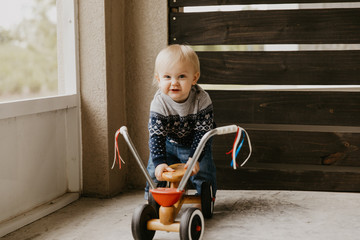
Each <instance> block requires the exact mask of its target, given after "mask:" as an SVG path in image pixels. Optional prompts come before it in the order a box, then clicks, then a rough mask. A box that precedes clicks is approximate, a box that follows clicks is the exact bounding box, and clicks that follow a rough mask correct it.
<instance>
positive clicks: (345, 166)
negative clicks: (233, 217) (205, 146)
mask: <svg viewBox="0 0 360 240" xmlns="http://www.w3.org/2000/svg"><path fill="white" fill-rule="evenodd" d="M331 2H337V3H339V2H347V3H349V2H356V1H300V0H294V1H281V0H269V1H260V0H259V1H245V0H227V1H226V0H169V8H170V11H169V43H170V44H175V43H181V44H182V43H185V44H189V45H191V46H197V45H201V46H207V45H208V46H213V45H245V46H248V45H258V44H358V45H359V46H360V8H354V7H351V8H346V7H342V8H320V9H319V8H317V9H291V10H290V9H289V10H246V11H231V12H198V13H185V12H183V11H182V10H183V7H186V6H209V5H236V4H240V5H243V4H282V3H298V4H303V3H331ZM359 6H360V3H359ZM359 49H360V48H359ZM198 55H199V58H200V62H201V79H200V81H199V83H200V84H206V86H207V87H209V86H210V88H209V89H212V88H211V86H213V85H214V86H215V85H216V86H217V87H218V86H219V85H220V86H230V88H231V87H234V89H230V90H229V87H227V88H223V89H227V90H221V89H220V90H208V92H209V94H210V96H211V98H212V100H213V104H214V111H215V120H216V122H217V125H218V126H222V125H227V124H238V125H240V126H243V127H245V128H246V129H248V132H249V134H250V137H251V139H252V144H253V150H254V152H253V156H252V158H251V159H250V161H249V164H247V165H246V167H244V168H241V169H239V170H237V171H234V170H232V169H231V168H230V166H229V164H230V159H229V158H230V157H229V156H227V155H225V154H224V153H225V152H227V151H228V150H229V146H231V144H232V143H231V142H232V140H233V139H232V137H229V136H219V137H216V138H215V139H214V159H215V162H216V165H217V170H218V185H219V188H221V189H291V190H323V191H360V149H359V148H360V90H359V89H360V88H359V86H357V89H353V90H352V89H351V88H352V87H354V86H353V85H360V64H359V63H360V50H356V49H355V50H354V49H353V50H313V51H309V50H306V51H301V50H300V51H223V50H220V51H210V50H206V51H198ZM243 85H246V86H247V87H248V89H247V90H242V88H241V86H243ZM259 85H276V86H278V85H280V86H281V85H286V86H289V85H290V86H294V88H293V89H291V90H289V89H287V90H281V88H280V87H279V89H278V90H269V89H266V88H263V89H260V88H259V87H258V86H259ZM296 85H311V86H315V85H316V86H318V85H321V86H322V89H321V90H317V89H312V88H308V90H299V89H298V88H296V87H295V86H296ZM337 85H343V86H345V85H347V86H348V88H347V89H346V90H341V89H335V90H334V89H333V88H334V87H336V86H337ZM249 86H250V88H249ZM251 86H253V87H255V88H254V90H251ZM327 87H328V88H329V89H328V90H326V88H327ZM235 88H236V89H235ZM214 89H215V88H214ZM249 89H250V90H249ZM311 89H312V90H311ZM324 89H325V90H324ZM244 151H245V152H243V155H242V156H244V155H246V151H248V147H247V145H246V146H245V148H244ZM242 156H240V157H239V158H241V157H242Z"/></svg>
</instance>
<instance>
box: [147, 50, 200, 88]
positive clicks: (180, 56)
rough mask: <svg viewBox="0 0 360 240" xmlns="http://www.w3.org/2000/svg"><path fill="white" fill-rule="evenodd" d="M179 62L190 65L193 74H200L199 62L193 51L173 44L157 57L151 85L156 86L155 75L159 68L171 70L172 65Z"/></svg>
mask: <svg viewBox="0 0 360 240" xmlns="http://www.w3.org/2000/svg"><path fill="white" fill-rule="evenodd" d="M179 61H180V62H189V63H191V65H192V66H193V67H194V70H195V72H198V73H199V74H200V62H199V58H198V56H197V54H196V53H195V51H194V50H193V49H192V48H191V47H189V46H187V45H180V44H173V45H169V46H168V47H166V48H164V49H163V50H161V51H160V52H159V54H158V55H157V57H156V60H155V69H154V80H153V81H154V82H153V83H154V84H155V85H157V80H156V75H157V74H158V71H159V67H160V66H167V67H169V68H172V67H173V66H174V64H176V63H177V62H179Z"/></svg>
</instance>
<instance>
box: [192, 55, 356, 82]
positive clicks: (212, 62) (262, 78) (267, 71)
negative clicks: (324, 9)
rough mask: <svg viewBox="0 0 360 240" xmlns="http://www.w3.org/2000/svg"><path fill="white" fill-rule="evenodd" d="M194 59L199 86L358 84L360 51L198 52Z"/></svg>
mask: <svg viewBox="0 0 360 240" xmlns="http://www.w3.org/2000/svg"><path fill="white" fill-rule="evenodd" d="M198 56H199V59H200V64H201V77H200V81H199V82H200V83H202V84H251V85H253V84H265V85H349V84H350V85H359V84H360V77H359V76H360V64H359V63H360V51H299V52H198Z"/></svg>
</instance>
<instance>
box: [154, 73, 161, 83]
mask: <svg viewBox="0 0 360 240" xmlns="http://www.w3.org/2000/svg"><path fill="white" fill-rule="evenodd" d="M154 78H155V79H156V81H157V82H158V83H159V82H160V78H159V74H157V73H156V74H155V76H154Z"/></svg>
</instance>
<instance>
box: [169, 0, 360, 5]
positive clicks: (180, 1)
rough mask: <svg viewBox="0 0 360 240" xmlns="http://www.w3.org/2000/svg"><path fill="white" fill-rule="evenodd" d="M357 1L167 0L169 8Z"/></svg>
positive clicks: (348, 0)
mask: <svg viewBox="0 0 360 240" xmlns="http://www.w3.org/2000/svg"><path fill="white" fill-rule="evenodd" d="M357 1H358V0H323V1H321V0H169V6H170V7H184V6H211V5H241V4H280V3H331V2H357Z"/></svg>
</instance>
